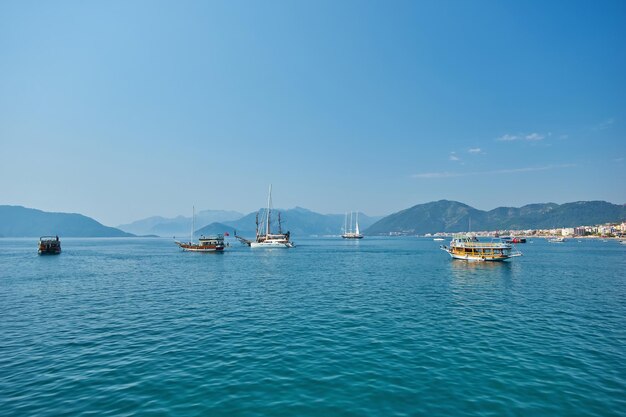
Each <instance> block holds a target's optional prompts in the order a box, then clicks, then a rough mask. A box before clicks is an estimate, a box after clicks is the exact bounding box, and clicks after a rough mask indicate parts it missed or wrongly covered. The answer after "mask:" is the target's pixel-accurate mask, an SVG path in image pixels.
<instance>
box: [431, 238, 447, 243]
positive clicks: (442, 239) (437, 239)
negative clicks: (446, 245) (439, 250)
mask: <svg viewBox="0 0 626 417" xmlns="http://www.w3.org/2000/svg"><path fill="white" fill-rule="evenodd" d="M433 240H434V241H435V242H441V241H444V240H445V239H444V238H442V237H436V238H434V239H433Z"/></svg>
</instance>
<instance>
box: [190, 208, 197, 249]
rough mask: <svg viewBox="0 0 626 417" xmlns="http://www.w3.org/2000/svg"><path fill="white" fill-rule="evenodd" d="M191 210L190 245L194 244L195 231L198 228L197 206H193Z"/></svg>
mask: <svg viewBox="0 0 626 417" xmlns="http://www.w3.org/2000/svg"><path fill="white" fill-rule="evenodd" d="M192 207H193V208H192V209H191V237H190V238H189V243H193V229H195V228H196V206H192Z"/></svg>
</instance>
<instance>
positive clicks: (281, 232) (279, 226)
mask: <svg viewBox="0 0 626 417" xmlns="http://www.w3.org/2000/svg"><path fill="white" fill-rule="evenodd" d="M278 234H279V235H282V234H283V225H282V223H281V222H280V211H279V212H278Z"/></svg>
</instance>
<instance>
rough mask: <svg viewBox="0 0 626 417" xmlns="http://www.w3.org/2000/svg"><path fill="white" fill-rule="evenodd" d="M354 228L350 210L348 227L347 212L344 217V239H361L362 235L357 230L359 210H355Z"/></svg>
mask: <svg viewBox="0 0 626 417" xmlns="http://www.w3.org/2000/svg"><path fill="white" fill-rule="evenodd" d="M355 217H356V219H355V223H354V224H355V228H354V230H353V229H352V212H350V226H349V227H348V213H346V219H345V222H344V228H343V234H342V235H341V237H342V238H344V239H363V235H362V234H361V232H360V231H359V212H358V211H357V212H356V216H355Z"/></svg>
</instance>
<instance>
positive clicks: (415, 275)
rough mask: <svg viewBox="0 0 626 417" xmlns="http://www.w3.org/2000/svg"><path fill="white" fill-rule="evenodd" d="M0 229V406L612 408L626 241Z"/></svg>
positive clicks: (343, 410) (495, 412) (143, 409)
mask: <svg viewBox="0 0 626 417" xmlns="http://www.w3.org/2000/svg"><path fill="white" fill-rule="evenodd" d="M296 243H297V244H298V245H299V246H298V247H297V248H295V249H291V250H263V249H259V250H251V249H250V248H247V247H243V246H240V245H239V244H238V243H232V244H231V245H232V246H231V247H230V248H228V251H227V252H226V253H223V254H194V253H184V252H181V251H180V250H179V249H178V248H177V247H176V246H175V245H174V244H173V242H172V241H171V240H168V239H63V250H64V252H63V254H61V255H60V256H42V257H40V256H37V255H36V239H0V316H1V321H0V415H3V416H12V415H16V416H18V415H19V416H22V415H33V416H35V415H36V416H58V415H73V416H78V415H163V416H165V415H177V416H187V415H189V416H264V415H267V416H283V415H284V416H405V415H406V416H420V415H423V416H466V415H467V416H470V415H472V416H473V415H480V416H610V415H616V416H617V415H622V416H623V415H626V359H625V356H626V274H625V271H626V246H624V245H619V244H618V243H617V242H614V241H612V242H601V241H584V242H581V243H578V242H576V241H575V240H570V241H568V242H567V243H564V244H550V243H547V242H545V241H544V240H542V239H535V240H534V241H533V243H528V244H525V245H518V247H519V248H520V249H521V250H522V251H523V252H524V256H523V257H521V258H516V259H513V260H511V261H509V262H507V263H467V262H464V261H453V260H451V259H450V258H449V256H448V255H447V254H446V253H444V252H442V251H440V250H439V249H438V244H439V242H433V241H432V240H430V239H418V238H365V239H363V240H362V241H344V240H341V239H331V238H324V239H296Z"/></svg>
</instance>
